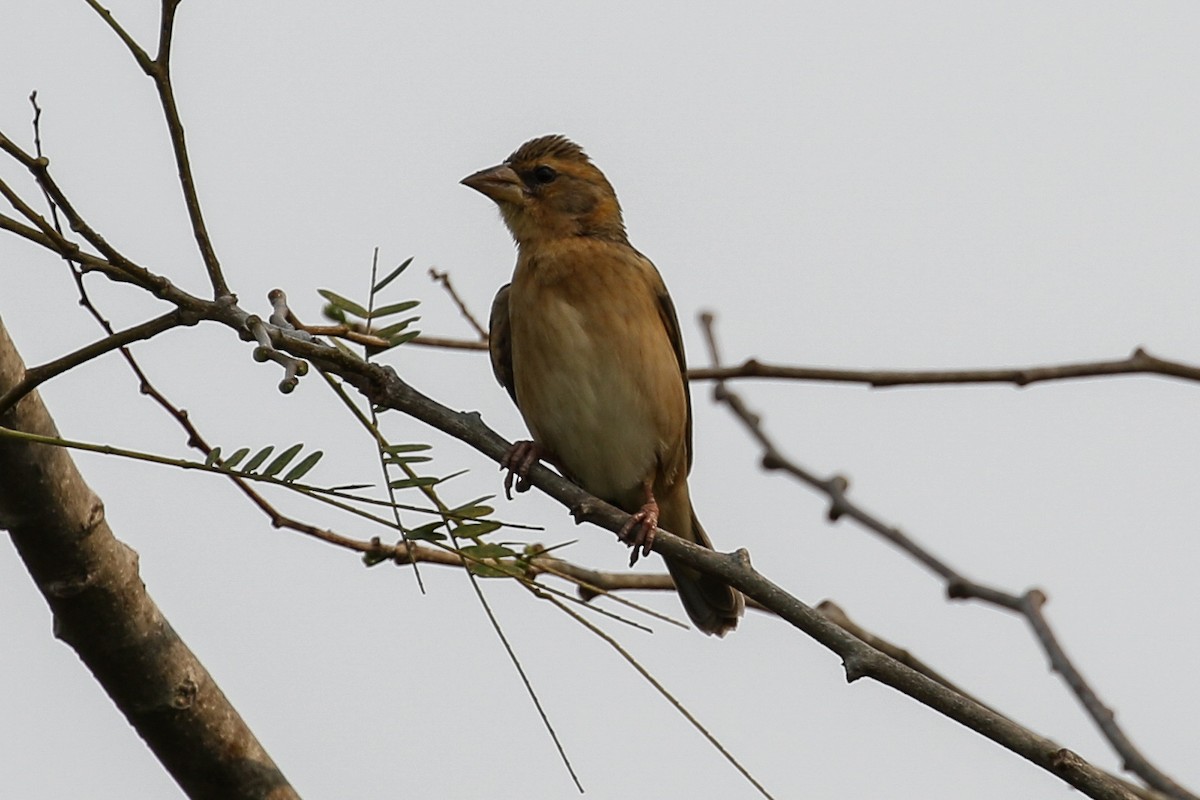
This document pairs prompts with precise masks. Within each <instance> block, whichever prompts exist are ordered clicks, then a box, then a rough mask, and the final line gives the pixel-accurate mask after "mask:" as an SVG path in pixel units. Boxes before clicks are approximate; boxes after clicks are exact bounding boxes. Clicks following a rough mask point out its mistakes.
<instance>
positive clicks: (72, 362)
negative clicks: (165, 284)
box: [0, 311, 187, 414]
mask: <svg viewBox="0 0 1200 800" xmlns="http://www.w3.org/2000/svg"><path fill="white" fill-rule="evenodd" d="M186 324H187V322H186V321H185V319H184V315H183V313H182V312H180V311H168V312H167V313H166V314H163V315H162V316H161V317H155V318H154V319H152V320H147V321H146V322H143V323H141V324H140V325H134V326H133V327H132V328H126V329H125V330H123V331H121V332H120V333H112V334H109V335H108V336H105V337H104V338H103V339H101V340H100V341H98V342H92V343H91V344H89V345H87V346H85V347H81V348H79V349H78V350H76V351H74V352H73V353H68V354H67V355H65V356H62V357H61V358H56V359H54V360H53V361H50V362H47V363H45V364H41V365H39V366H36V367H30V368H29V369H27V370H25V377H24V378H23V379H22V380H21V381H20V382H19V383H18V384H17V385H16V386H14V387H13V388H12V389H10V390H9V391H8V392H6V393H5V394H4V395H3V396H0V414H3V413H4V412H5V411H7V410H8V409H9V408H11V407H12V406H13V404H14V403H16V402H17V401H19V400H20V399H21V398H22V397H24V396H25V395H27V394H29V393H30V392H32V391H33V390H34V389H36V388H37V387H38V386H40V385H41V384H43V383H45V382H46V381H48V380H50V379H51V378H53V377H55V376H57V375H61V374H62V373H64V372H66V371H67V370H69V369H73V368H75V367H78V366H79V365H80V364H85V363H87V362H88V361H91V360H92V359H94V358H97V357H99V356H102V355H104V354H105V353H111V352H112V351H113V350H116V349H118V348H121V349H124V347H125V345H128V344H132V343H133V342H140V341H143V340H146V339H150V338H152V337H154V336H157V335H158V334H160V333H162V332H163V331H169V330H171V329H172V328H176V327H179V326H180V325H186Z"/></svg>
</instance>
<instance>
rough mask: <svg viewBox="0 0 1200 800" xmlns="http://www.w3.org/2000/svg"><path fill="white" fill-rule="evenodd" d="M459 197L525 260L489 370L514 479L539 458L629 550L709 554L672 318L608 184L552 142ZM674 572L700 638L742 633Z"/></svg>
mask: <svg viewBox="0 0 1200 800" xmlns="http://www.w3.org/2000/svg"><path fill="white" fill-rule="evenodd" d="M463 183H464V184H466V185H467V186H470V187H471V188H473V189H476V190H478V191H480V192H482V193H483V194H485V195H487V196H488V197H490V198H491V199H492V200H494V201H495V202H496V204H497V205H498V206H499V207H500V212H501V215H502V216H503V218H504V222H505V224H506V225H507V226H508V228H509V230H510V231H511V232H512V235H513V238H514V239H515V240H516V242H517V248H518V255H517V266H516V270H515V271H514V272H513V278H512V283H511V284H509V285H507V286H505V287H503V288H502V289H501V290H500V292H499V293H498V294H497V295H496V300H495V302H494V303H493V306H492V316H491V356H492V366H493V370H494V371H495V373H496V377H497V378H498V379H499V381H500V383H501V384H503V385H504V387H505V388H506V389H508V392H509V394H510V395H512V397H513V400H514V401H515V402H516V404H517V407H518V408H519V409H520V411H521V416H522V417H523V418H524V419H525V423H526V425H528V426H529V432H530V433H531V434H532V436H533V444H532V447H530V446H529V445H528V443H519V444H518V445H516V446H515V447H514V455H513V457H512V458H511V459H510V462H509V465H510V466H511V467H513V468H514V469H515V470H516V471H517V472H522V471H523V470H527V469H528V467H529V465H530V464H531V463H532V462H533V461H534V460H535V459H536V458H537V457H545V458H547V459H548V460H550V461H552V462H553V463H554V464H556V465H557V466H558V467H559V468H560V469H562V471H563V472H564V473H565V474H566V475H567V477H569V478H570V479H572V480H574V481H575V482H577V483H578V484H579V485H580V486H581V487H583V488H584V489H586V490H587V491H589V492H591V493H592V494H594V495H596V496H597V497H599V498H601V499H603V500H606V501H608V502H610V503H612V504H613V505H616V506H617V507H619V508H621V509H623V510H625V511H627V512H629V513H631V514H634V515H635V519H634V522H633V523H632V525H631V530H630V531H629V532H630V533H632V536H631V537H629V538H631V539H632V542H633V544H634V547H635V548H637V547H639V546H641V545H643V544H646V545H647V546H648V542H647V539H652V532H653V529H654V526H655V524H658V525H660V526H661V527H662V528H663V529H665V530H668V531H670V532H671V533H674V534H676V535H677V536H681V537H683V538H685V539H689V540H691V541H693V542H696V543H698V544H702V545H704V546H706V547H711V546H712V545H711V543H710V542H709V540H708V537H707V535H706V534H705V532H704V529H703V528H701V527H700V523H699V522H698V521H697V520H696V516H695V512H694V511H693V510H692V504H691V499H690V498H689V496H688V486H687V475H688V471H689V470H690V468H691V438H692V437H691V434H692V423H691V401H690V396H689V393H688V388H687V381H686V379H685V378H684V370H685V363H684V355H683V342H682V339H681V337H680V334H679V323H678V321H677V319H676V316H675V308H674V305H673V304H672V303H671V298H670V295H669V294H668V293H667V288H666V286H665V284H664V283H663V281H662V278H661V277H660V276H659V274H658V270H656V269H655V268H654V265H653V264H652V263H650V261H649V259H647V258H646V257H645V256H643V255H642V254H641V253H639V252H638V251H637V250H635V249H634V248H633V247H632V246H631V245H630V244H629V240H628V239H627V238H626V235H625V226H624V223H623V221H622V217H621V207H620V204H619V203H618V202H617V196H616V193H615V192H614V191H613V189H612V186H611V185H609V183H608V180H607V179H605V177H604V175H603V173H601V172H600V170H599V169H597V168H596V167H595V165H593V164H592V162H591V161H590V160H589V159H588V157H587V155H586V154H584V152H583V150H582V149H580V148H579V147H578V146H577V145H575V144H574V143H572V142H570V141H569V140H567V139H565V138H564V137H561V136H545V137H541V138H539V139H534V140H532V141H530V142H527V143H525V144H524V145H522V146H521V147H520V148H519V149H518V150H517V151H516V152H514V153H513V154H512V155H511V156H509V158H508V160H507V161H505V162H504V164H501V165H499V166H497V167H492V168H491V169H487V170H483V171H481V172H477V173H475V174H474V175H471V176H470V177H468V178H465V179H464V180H463ZM635 553H636V549H635ZM667 567H668V568H669V569H670V571H671V574H672V576H673V577H674V579H675V583H676V586H677V588H678V590H679V593H680V596H681V598H682V599H683V604H684V608H685V609H686V610H687V612H688V615H689V616H690V617H691V618H692V621H693V622H694V623H695V624H696V625H697V627H699V628H700V629H701V630H703V631H705V632H706V633H715V634H718V635H723V634H725V633H726V632H728V631H729V630H732V629H733V628H734V627H735V626H736V625H737V621H738V618H739V617H740V616H741V613H742V608H743V603H742V597H741V595H740V594H739V593H738V592H736V591H734V590H733V589H731V588H730V587H728V586H727V585H725V584H724V583H722V582H721V581H719V580H717V579H715V578H712V577H710V576H706V575H703V574H701V573H699V572H696V571H694V570H691V569H689V568H686V567H681V566H678V565H675V564H673V563H672V562H671V561H670V560H668V561H667Z"/></svg>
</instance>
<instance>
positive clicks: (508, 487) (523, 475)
mask: <svg viewBox="0 0 1200 800" xmlns="http://www.w3.org/2000/svg"><path fill="white" fill-rule="evenodd" d="M544 455H545V451H544V450H543V449H542V448H541V447H540V446H538V445H537V444H536V443H534V442H530V441H520V442H513V445H512V447H510V448H508V452H507V453H505V454H504V458H502V459H501V460H500V469H504V470H508V474H507V475H505V476H504V496H505V497H507V498H508V499H509V500H512V490H513V486H514V485H515V486H516V489H517V492H518V493H521V492H528V491H529V486H530V483H529V470H530V469H532V468H533V465H534V464H536V463H538V461H540V460H541V459H542V457H543V456H544ZM514 482H515V483H514Z"/></svg>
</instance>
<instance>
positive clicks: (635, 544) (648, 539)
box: [617, 480, 658, 567]
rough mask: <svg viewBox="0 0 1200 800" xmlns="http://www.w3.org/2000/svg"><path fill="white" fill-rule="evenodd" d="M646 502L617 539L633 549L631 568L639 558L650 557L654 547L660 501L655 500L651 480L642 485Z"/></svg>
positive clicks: (622, 528) (625, 525)
mask: <svg viewBox="0 0 1200 800" xmlns="http://www.w3.org/2000/svg"><path fill="white" fill-rule="evenodd" d="M642 490H643V491H644V492H645V493H646V502H645V503H643V504H642V507H641V508H640V509H639V510H638V512H637V513H636V514H633V515H632V516H630V518H629V521H628V522H626V523H625V524H624V525H623V526H622V527H621V530H620V532H619V533H618V534H617V538H618V539H620V540H621V541H622V542H624V543H625V544H627V545H629V546H630V547H631V548H633V550H632V552H631V553H630V554H629V566H631V567H632V566H633V565H634V564H636V563H637V561H638V557H639V556H648V555H650V548H652V547H653V546H654V531H655V530H656V529H657V528H658V501H657V500H655V499H654V487H653V483H652V482H651V481H650V480H647V481H646V482H645V483H643V484H642Z"/></svg>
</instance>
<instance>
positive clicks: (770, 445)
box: [700, 313, 1196, 800]
mask: <svg viewBox="0 0 1200 800" xmlns="http://www.w3.org/2000/svg"><path fill="white" fill-rule="evenodd" d="M700 321H701V326H702V327H703V329H704V335H705V339H706V341H707V343H708V347H709V353H710V355H711V357H712V361H713V364H714V365H718V366H719V365H720V352H719V348H718V346H717V341H716V336H715V333H714V330H713V315H712V314H711V313H704V314H701V316H700ZM1138 352H1139V353H1140V352H1141V351H1138ZM1134 355H1135V357H1136V356H1137V353H1135V354H1134ZM713 395H714V397H715V398H716V400H717V401H718V402H720V403H724V404H725V405H726V406H728V407H729V408H730V409H731V410H732V411H733V413H734V415H735V416H736V417H737V418H738V419H739V420H741V422H742V424H743V425H745V427H746V429H747V431H749V433H750V435H751V436H752V437H753V438H754V439H755V440H756V441H757V442H758V443H759V444H760V445H761V446H762V448H763V456H762V466H763V468H764V469H767V470H782V471H785V472H787V473H789V474H791V475H794V476H795V477H797V478H799V479H800V480H801V481H803V482H804V483H807V484H809V485H810V486H812V487H814V488H816V489H818V490H820V491H821V492H823V493H825V494H826V495H827V496H828V497H829V500H830V506H829V519H830V520H831V521H837V520H838V519H841V518H842V517H843V516H846V517H849V518H851V519H853V520H854V521H856V522H858V523H859V524H860V525H862V526H863V527H865V528H867V529H868V530H870V531H873V532H874V533H876V534H878V535H879V536H881V537H883V538H884V539H885V540H887V541H889V542H891V543H892V544H894V545H896V546H897V547H899V548H900V549H901V550H903V551H904V552H906V553H908V554H909V555H910V556H912V557H913V558H914V559H916V560H917V561H919V562H920V563H922V564H924V565H925V566H926V567H927V568H929V569H930V570H931V571H933V572H934V573H936V574H937V575H938V576H940V577H941V578H942V579H943V580H945V582H946V594H947V596H948V597H950V598H951V599H976V600H982V601H985V602H988V603H992V604H993V605H997V606H1000V607H1002V608H1006V609H1008V610H1010V611H1015V612H1017V613H1018V614H1021V615H1022V616H1024V617H1025V618H1026V619H1027V620H1028V621H1029V623H1030V625H1031V627H1032V628H1033V630H1034V634H1035V636H1036V638H1037V640H1038V642H1039V643H1040V644H1041V646H1042V648H1043V649H1044V650H1045V651H1046V653H1047V654H1048V655H1049V656H1050V661H1051V666H1052V667H1053V668H1054V670H1055V671H1056V672H1058V673H1060V674H1061V675H1062V676H1063V678H1064V679H1065V680H1066V682H1067V684H1068V685H1069V686H1070V687H1071V689H1072V690H1073V691H1074V692H1075V694H1076V696H1077V697H1078V698H1079V700H1080V702H1081V703H1082V705H1083V706H1084V708H1085V709H1086V711H1087V712H1088V714H1089V715H1090V716H1091V717H1092V719H1093V720H1094V721H1095V722H1096V724H1097V726H1099V727H1100V729H1101V732H1102V733H1104V735H1105V737H1106V738H1107V739H1108V741H1109V743H1110V744H1111V745H1112V746H1113V749H1114V750H1116V751H1117V753H1118V754H1119V755H1120V756H1121V758H1122V760H1123V763H1124V765H1125V768H1126V769H1128V770H1130V771H1131V772H1133V773H1134V774H1135V775H1137V776H1138V777H1140V778H1141V779H1142V780H1144V781H1145V782H1146V783H1147V784H1148V785H1149V786H1151V787H1152V788H1154V789H1156V790H1158V791H1160V792H1163V793H1164V794H1167V795H1168V796H1170V797H1174V798H1180V799H1181V800H1196V797H1195V795H1193V794H1191V793H1190V792H1188V791H1187V790H1186V789H1184V788H1183V787H1182V786H1180V785H1179V784H1178V783H1177V782H1176V781H1174V780H1173V779H1171V778H1170V777H1168V776H1167V775H1166V774H1164V773H1163V772H1162V771H1160V770H1159V769H1158V768H1156V767H1155V766H1153V765H1152V764H1151V763H1150V762H1149V761H1148V760H1147V759H1146V758H1145V757H1144V756H1143V755H1142V754H1141V752H1140V751H1139V750H1138V749H1137V748H1136V747H1134V745H1133V743H1132V742H1131V741H1130V740H1129V738H1128V737H1127V736H1126V735H1125V733H1124V732H1123V731H1122V730H1121V729H1120V728H1119V727H1118V726H1117V723H1116V719H1115V717H1114V716H1113V714H1112V712H1111V711H1110V710H1109V709H1108V708H1107V707H1105V706H1104V705H1103V704H1102V703H1101V702H1100V701H1099V699H1098V698H1097V697H1096V694H1095V692H1094V691H1093V690H1092V689H1091V687H1089V686H1088V685H1087V683H1086V681H1084V679H1083V676H1082V675H1081V674H1080V672H1079V670H1078V669H1077V668H1076V667H1075V665H1074V664H1073V663H1072V662H1071V660H1070V659H1069V658H1068V657H1067V655H1066V652H1065V651H1064V650H1063V649H1062V647H1061V646H1060V645H1059V644H1058V641H1057V639H1056V638H1055V637H1054V635H1053V633H1052V632H1051V630H1050V626H1049V624H1048V623H1047V622H1046V620H1045V618H1044V617H1043V616H1042V614H1041V606H1042V604H1043V603H1044V602H1045V595H1044V594H1043V593H1042V592H1040V591H1038V590H1036V589H1034V590H1031V591H1029V592H1026V593H1025V594H1024V595H1023V596H1018V595H1015V594H1012V593H1011V592H1006V591H1003V590H1001V589H997V588H994V587H990V586H986V585H984V584H981V583H977V582H975V581H973V580H970V579H969V578H967V577H965V576H964V575H963V574H962V573H960V572H958V571H957V570H955V569H954V568H953V567H951V566H949V565H948V564H946V563H945V562H944V561H942V560H941V559H939V558H937V557H936V556H935V555H933V553H931V552H929V551H928V550H926V549H925V548H924V547H922V546H920V545H919V544H917V543H916V542H915V541H914V540H912V539H911V538H909V537H908V536H906V535H905V534H904V533H902V532H901V531H900V530H899V529H898V528H896V527H893V526H890V525H886V524H885V523H883V522H882V521H880V520H879V519H878V518H876V517H875V516H874V515H872V514H870V513H868V512H866V511H865V510H863V509H862V508H860V507H859V506H858V505H857V504H855V503H854V502H852V501H851V500H850V499H849V498H848V497H847V496H846V490H847V488H848V486H849V482H848V481H847V480H846V479H845V478H843V477H841V476H838V475H835V476H832V477H829V478H821V477H820V476H818V475H815V474H814V473H812V472H810V471H809V470H807V469H805V468H804V467H802V466H800V465H799V464H797V463H795V462H793V461H791V460H790V459H788V458H785V457H784V456H783V454H782V453H781V452H780V451H779V449H778V448H777V447H776V445H775V444H774V442H773V441H772V440H771V438H770V437H769V436H767V434H766V432H765V431H764V430H763V426H762V419H761V418H760V417H759V416H758V415H757V414H755V413H754V412H752V411H750V409H749V408H748V407H747V406H746V404H745V403H744V402H743V401H742V399H741V397H739V396H738V395H737V394H735V393H734V392H733V391H731V390H730V389H729V388H728V387H727V386H726V385H725V383H724V381H722V380H718V382H717V385H716V387H715V389H714V390H713Z"/></svg>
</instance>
